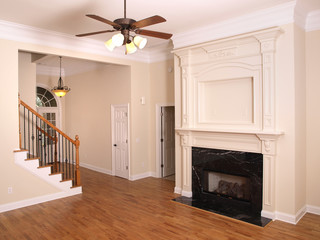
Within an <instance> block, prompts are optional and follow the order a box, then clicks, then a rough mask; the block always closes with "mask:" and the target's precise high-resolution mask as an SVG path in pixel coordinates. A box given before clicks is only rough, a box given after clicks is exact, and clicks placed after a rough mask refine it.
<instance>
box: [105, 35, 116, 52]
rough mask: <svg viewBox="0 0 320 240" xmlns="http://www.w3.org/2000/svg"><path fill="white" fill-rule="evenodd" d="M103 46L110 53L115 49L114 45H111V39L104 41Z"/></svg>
mask: <svg viewBox="0 0 320 240" xmlns="http://www.w3.org/2000/svg"><path fill="white" fill-rule="evenodd" d="M104 45H105V46H106V48H108V50H109V51H110V52H112V51H113V49H114V48H115V47H116V45H114V44H113V41H112V38H110V39H109V40H108V41H106V42H105V43H104Z"/></svg>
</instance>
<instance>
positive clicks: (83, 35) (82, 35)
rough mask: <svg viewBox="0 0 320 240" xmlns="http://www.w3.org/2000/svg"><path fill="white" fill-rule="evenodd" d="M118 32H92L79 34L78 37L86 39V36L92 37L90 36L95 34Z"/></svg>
mask: <svg viewBox="0 0 320 240" xmlns="http://www.w3.org/2000/svg"><path fill="white" fill-rule="evenodd" d="M114 31H116V30H105V31H99V32H91V33H82V34H77V35H76V36H77V37H85V36H90V35H95V34H100V33H107V32H114Z"/></svg>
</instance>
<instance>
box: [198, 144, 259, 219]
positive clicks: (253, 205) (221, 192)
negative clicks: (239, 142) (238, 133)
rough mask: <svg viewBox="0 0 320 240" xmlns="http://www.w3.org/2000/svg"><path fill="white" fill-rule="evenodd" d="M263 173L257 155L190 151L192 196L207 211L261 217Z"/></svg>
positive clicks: (221, 151)
mask: <svg viewBox="0 0 320 240" xmlns="http://www.w3.org/2000/svg"><path fill="white" fill-rule="evenodd" d="M262 171H263V155H262V154H260V153H249V152H239V151H228V150H218V149H209V148H199V147H193V148H192V196H193V198H194V199H199V200H200V201H203V202H206V203H208V206H206V207H207V208H212V209H216V210H218V211H220V209H219V208H221V209H224V210H223V211H224V212H225V214H226V215H229V213H228V211H231V212H232V213H235V212H238V213H241V214H246V215H259V216H260V215H261V210H262ZM211 204H212V205H213V206H211ZM215 204H217V205H219V207H216V206H214V205H215Z"/></svg>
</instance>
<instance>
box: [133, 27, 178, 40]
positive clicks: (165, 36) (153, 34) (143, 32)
mask: <svg viewBox="0 0 320 240" xmlns="http://www.w3.org/2000/svg"><path fill="white" fill-rule="evenodd" d="M135 33H136V34H141V35H145V36H149V37H156V38H162V39H170V38H171V37H172V34H171V33H164V32H155V31H150V30H142V29H138V30H136V31H135Z"/></svg>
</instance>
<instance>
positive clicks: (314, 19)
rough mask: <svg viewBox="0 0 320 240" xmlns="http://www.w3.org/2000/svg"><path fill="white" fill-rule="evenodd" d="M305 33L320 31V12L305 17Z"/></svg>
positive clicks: (313, 12)
mask: <svg viewBox="0 0 320 240" xmlns="http://www.w3.org/2000/svg"><path fill="white" fill-rule="evenodd" d="M305 30H306V32H310V31H316V30H320V10H316V11H312V12H310V13H309V14H308V15H307V17H306V25H305Z"/></svg>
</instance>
